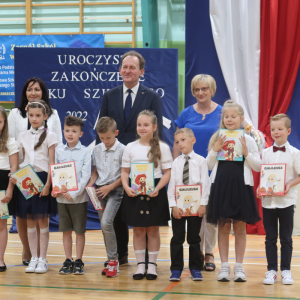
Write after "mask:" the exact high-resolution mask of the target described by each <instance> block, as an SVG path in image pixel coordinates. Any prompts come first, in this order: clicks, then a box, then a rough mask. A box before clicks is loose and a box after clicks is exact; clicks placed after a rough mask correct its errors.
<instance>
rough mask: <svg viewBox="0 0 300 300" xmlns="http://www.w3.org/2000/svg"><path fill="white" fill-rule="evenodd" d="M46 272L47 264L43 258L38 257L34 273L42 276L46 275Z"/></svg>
mask: <svg viewBox="0 0 300 300" xmlns="http://www.w3.org/2000/svg"><path fill="white" fill-rule="evenodd" d="M47 271H48V262H47V260H46V259H45V258H43V257H40V258H39V261H38V264H37V267H36V269H35V273H38V274H43V273H46V272H47Z"/></svg>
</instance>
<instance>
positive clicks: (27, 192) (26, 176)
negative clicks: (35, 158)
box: [10, 164, 44, 200]
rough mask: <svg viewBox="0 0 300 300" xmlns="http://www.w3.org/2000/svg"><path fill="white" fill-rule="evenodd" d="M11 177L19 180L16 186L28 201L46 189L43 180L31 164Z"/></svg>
mask: <svg viewBox="0 0 300 300" xmlns="http://www.w3.org/2000/svg"><path fill="white" fill-rule="evenodd" d="M10 177H11V178H15V179H17V183H16V186H17V187H18V189H19V190H20V192H21V193H22V194H23V196H24V197H25V199H26V200H28V199H30V198H31V197H33V196H34V195H37V194H38V193H40V192H41V191H42V189H43V187H44V184H43V182H42V180H41V179H40V177H39V176H38V175H37V174H36V173H35V171H34V170H33V168H32V166H31V165H30V164H28V165H26V166H25V167H23V168H22V169H20V170H18V171H16V172H14V173H12V174H11V175H10Z"/></svg>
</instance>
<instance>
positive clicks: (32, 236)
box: [27, 227, 38, 257]
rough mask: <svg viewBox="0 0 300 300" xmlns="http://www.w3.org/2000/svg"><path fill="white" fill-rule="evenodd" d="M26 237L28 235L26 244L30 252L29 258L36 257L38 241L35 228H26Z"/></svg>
mask: <svg viewBox="0 0 300 300" xmlns="http://www.w3.org/2000/svg"><path fill="white" fill-rule="evenodd" d="M27 235H28V243H29V248H30V251H31V256H32V257H37V244H38V239H37V232H36V227H33V228H27Z"/></svg>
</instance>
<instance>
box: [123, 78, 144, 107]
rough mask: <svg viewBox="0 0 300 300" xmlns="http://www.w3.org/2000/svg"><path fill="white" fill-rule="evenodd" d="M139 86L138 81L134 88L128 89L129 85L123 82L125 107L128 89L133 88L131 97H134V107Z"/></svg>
mask: <svg viewBox="0 0 300 300" xmlns="http://www.w3.org/2000/svg"><path fill="white" fill-rule="evenodd" d="M139 87H140V83H138V84H137V85H136V86H135V87H133V88H132V89H128V87H126V86H125V84H123V109H124V108H125V102H126V98H127V96H128V92H127V90H132V92H131V99H132V105H131V107H132V106H133V103H134V100H135V98H136V94H137V92H138V90H139Z"/></svg>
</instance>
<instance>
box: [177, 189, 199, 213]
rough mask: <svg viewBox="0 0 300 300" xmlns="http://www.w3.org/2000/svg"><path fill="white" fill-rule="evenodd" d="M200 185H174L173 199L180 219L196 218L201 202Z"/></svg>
mask: <svg viewBox="0 0 300 300" xmlns="http://www.w3.org/2000/svg"><path fill="white" fill-rule="evenodd" d="M201 195H202V190H201V185H200V184H195V185H176V186H175V197H176V199H175V200H176V203H177V207H178V209H179V215H180V217H192V216H197V210H198V208H199V206H200V202H201Z"/></svg>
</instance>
